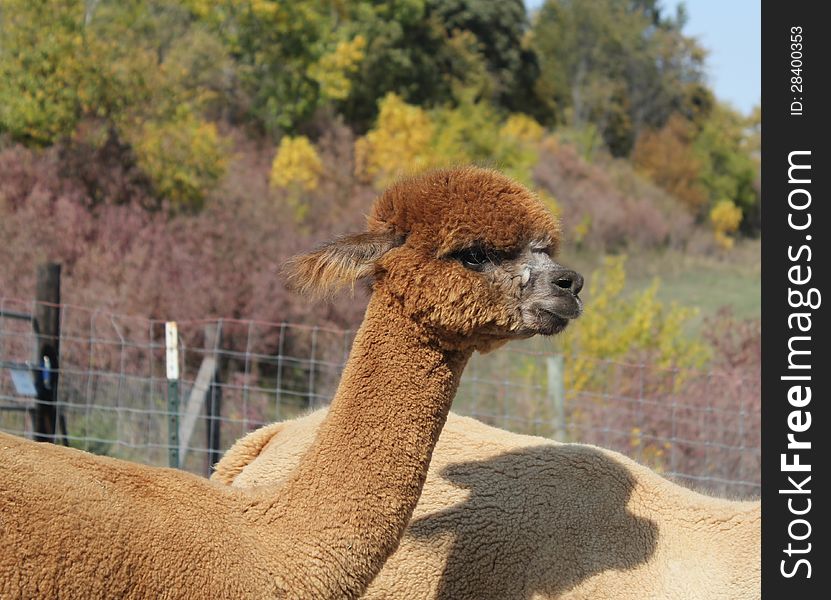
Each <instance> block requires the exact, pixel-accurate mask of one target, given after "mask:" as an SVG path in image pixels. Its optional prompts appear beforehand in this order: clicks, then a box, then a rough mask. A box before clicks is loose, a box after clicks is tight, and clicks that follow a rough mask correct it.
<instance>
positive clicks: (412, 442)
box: [267, 292, 471, 598]
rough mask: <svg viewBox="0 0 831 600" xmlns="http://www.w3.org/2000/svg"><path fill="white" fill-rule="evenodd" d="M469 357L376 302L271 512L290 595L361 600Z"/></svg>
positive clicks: (407, 512) (413, 496)
mask: <svg viewBox="0 0 831 600" xmlns="http://www.w3.org/2000/svg"><path fill="white" fill-rule="evenodd" d="M470 354H471V351H469V350H468V351H449V350H443V349H441V348H440V346H439V344H438V343H437V342H436V341H435V340H432V341H431V340H430V337H429V336H428V335H427V334H426V333H425V332H424V331H423V330H422V329H421V328H420V327H419V326H418V325H417V324H416V323H414V322H413V321H412V320H410V319H407V318H406V317H404V316H403V315H401V314H400V312H399V309H398V306H397V304H396V303H395V302H394V301H392V300H390V299H389V298H387V297H386V296H385V295H384V294H383V292H376V293H375V294H373V297H372V298H371V300H370V303H369V306H368V308H367V312H366V316H365V318H364V322H363V324H362V326H361V328H360V329H359V331H358V333H357V335H356V337H355V342H354V344H353V346H352V351H351V354H350V357H349V361H348V362H347V364H346V367H345V369H344V372H343V376H342V378H341V382H340V385H339V387H338V390H337V392H336V394H335V397H334V399H333V400H332V405H331V408H330V410H329V414H328V416H327V418H326V420H325V421H324V423H323V424H322V426H321V428H320V431H319V433H318V435H317V438H316V440H315V442H314V444H313V445H312V447H311V448H310V449H309V451H308V452H307V453H306V454H305V455H304V457H303V459H302V460H301V462H300V465H299V466H298V467H297V469H296V471H295V472H294V473H293V474H292V477H291V478H290V479H289V480H288V481H287V482H286V484H285V485H284V486H283V487H282V488H281V489H280V491H279V492H278V494H279V500H278V501H277V503H275V504H272V505H271V506H272V508H271V510H269V512H270V513H271V514H270V515H269V518H268V519H267V520H268V521H270V522H271V521H272V518H273V519H274V521H273V522H274V523H276V524H277V526H278V527H279V535H280V536H281V539H282V540H283V541H284V542H285V546H286V548H285V552H286V555H287V556H289V557H290V559H289V562H292V561H291V558H296V559H297V561H296V563H295V564H293V565H291V566H290V567H289V569H288V570H286V571H285V572H286V573H287V577H290V578H291V581H286V582H285V585H288V586H290V587H291V588H292V590H293V592H292V594H295V593H297V592H298V586H300V587H303V586H305V585H306V583H305V581H310V582H313V585H314V589H310V590H309V592H308V594H309V595H310V596H313V597H318V598H324V597H338V598H343V597H356V596H358V595H359V594H360V593H361V592H362V591H363V590H364V589H365V587H366V586H367V585H369V583H370V582H371V580H372V578H373V577H374V576H375V575H376V574H377V572H378V571H379V570H380V568H381V566H382V565H383V563H384V561H385V560H386V559H387V557H388V556H389V555H390V554H392V552H393V551H394V550H395V549H396V547H397V546H398V542H399V540H400V539H401V536H402V535H403V533H404V529H405V527H406V525H407V523H408V522H409V520H410V516H411V515H412V512H413V509H414V508H415V505H416V503H417V501H418V498H419V496H420V495H421V488H422V486H423V484H424V479H425V477H426V475H427V468H428V466H429V464H430V457H431V456H432V452H433V448H434V446H435V444H436V442H437V440H438V437H439V433H440V431H441V428H442V426H443V425H444V422H445V420H446V418H447V413H448V411H449V408H450V404H451V401H452V400H453V397H454V395H455V393H456V389H457V387H458V385H459V378H460V376H461V373H462V370H463V369H464V366H465V364H466V363H467V360H468V358H469V357H470ZM304 580H305V581H304ZM297 595H298V597H303V594H302V593H297Z"/></svg>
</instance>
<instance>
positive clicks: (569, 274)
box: [554, 269, 583, 296]
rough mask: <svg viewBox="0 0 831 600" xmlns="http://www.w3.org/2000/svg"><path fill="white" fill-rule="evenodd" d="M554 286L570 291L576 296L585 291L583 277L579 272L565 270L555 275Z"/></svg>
mask: <svg viewBox="0 0 831 600" xmlns="http://www.w3.org/2000/svg"><path fill="white" fill-rule="evenodd" d="M554 285H556V286H557V287H558V288H560V289H562V290H568V291H569V292H571V293H572V294H574V295H575V296H576V295H577V294H579V293H580V290H582V289H583V276H582V275H580V273H578V272H577V271H572V270H571V269H563V270H562V271H560V272H559V273H557V274H556V275H555V277H554Z"/></svg>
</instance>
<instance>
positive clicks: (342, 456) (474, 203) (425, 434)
mask: <svg viewBox="0 0 831 600" xmlns="http://www.w3.org/2000/svg"><path fill="white" fill-rule="evenodd" d="M557 240H558V230H557V224H556V222H555V221H554V219H553V218H552V217H551V215H550V214H549V213H548V212H547V211H546V210H545V209H544V207H543V206H542V204H541V203H540V202H539V201H538V200H537V199H536V198H535V197H534V196H533V195H532V194H531V193H529V192H528V191H527V190H526V189H525V188H523V187H522V186H520V185H519V184H517V183H515V182H513V181H511V180H509V179H507V178H506V177H504V176H502V175H500V174H498V173H496V172H493V171H488V170H482V169H455V170H445V171H436V172H433V173H430V174H427V175H424V176H421V177H418V178H414V179H410V180H407V181H403V182H401V183H399V184H397V185H395V186H393V187H391V188H390V189H389V190H387V191H386V192H385V193H384V194H383V195H382V196H381V197H380V198H379V199H378V200H377V201H376V203H375V205H374V206H373V209H372V211H371V214H370V216H369V219H368V232H366V233H364V234H360V235H357V236H350V237H345V238H341V239H340V240H337V241H335V242H333V243H330V244H328V245H326V246H324V247H323V248H321V249H320V250H318V251H316V252H314V253H312V254H310V255H308V256H305V257H301V258H299V259H298V260H296V261H295V262H294V263H293V267H292V271H291V273H292V276H293V279H294V281H295V284H296V285H297V286H298V287H301V288H307V289H309V290H312V291H315V292H319V293H325V292H326V291H327V290H328V289H330V288H332V287H333V286H336V285H339V284H342V283H349V282H354V280H356V279H357V278H359V277H365V276H369V277H371V278H372V280H373V294H372V296H371V298H370V301H369V306H368V307H367V311H366V316H365V318H364V322H363V324H362V325H361V327H360V329H359V331H358V334H357V336H356V338H355V342H354V345H353V348H352V351H351V354H350V357H349V361H348V363H347V366H346V368H345V370H344V374H343V377H342V379H341V383H340V386H339V387H338V390H337V392H336V394H335V397H334V399H333V401H332V405H331V409H330V410H329V413H328V415H327V417H326V419H325V420H323V422H322V423H320V426H319V429H318V432H317V435H316V437H315V439H314V441H313V442H311V444H310V445H309V447H308V450H307V452H306V453H305V455H304V456H303V458H302V459H301V460H300V461H299V462H298V463H297V465H296V468H295V469H294V470H293V472H292V474H291V475H290V476H288V477H287V478H286V479H285V481H284V482H283V483H282V484H281V485H280V486H272V487H266V488H262V489H258V490H254V491H251V490H241V489H234V488H230V487H227V486H224V485H221V484H218V483H215V482H209V481H207V480H204V479H202V478H199V477H196V476H193V475H189V474H187V473H183V472H180V471H174V470H169V469H157V468H150V467H146V466H140V465H136V464H131V463H128V462H124V461H118V460H114V459H109V458H102V457H97V456H93V455H91V454H87V453H84V452H80V451H76V450H70V449H66V448H61V447H58V446H55V445H51V444H36V443H33V442H29V441H25V440H22V439H20V438H16V437H12V436H8V435H2V436H0V528H2V535H0V597H2V598H55V597H60V598H189V599H190V598H212V599H213V598H246V599H247V598H315V599H322V598H354V597H357V596H358V595H360V594H361V593H362V592H363V591H364V589H365V588H366V586H367V585H368V584H369V582H370V581H371V580H372V578H373V577H374V576H375V575H376V574H377V573H378V571H379V570H380V568H381V566H382V565H383V563H384V561H385V560H386V559H387V557H388V556H389V555H390V554H391V553H392V552H393V551H394V550H395V548H396V546H397V545H398V542H399V540H400V538H401V536H402V535H403V532H404V529H405V526H406V524H407V522H408V521H409V519H410V516H411V514H412V511H413V508H414V507H415V505H416V502H417V500H418V497H419V495H420V493H421V488H422V485H423V483H424V479H425V477H426V474H427V468H428V465H429V462H430V457H431V454H432V451H433V446H434V445H435V443H436V440H437V439H438V436H439V432H440V431H441V428H442V426H443V424H444V421H445V419H446V416H447V412H448V409H449V407H450V403H451V401H452V399H453V396H454V394H455V392H456V388H457V386H458V383H459V377H460V375H461V372H462V369H463V368H464V366H465V363H466V362H467V360H468V358H469V356H470V355H471V353H472V352H473V351H474V350H476V349H480V350H485V349H490V348H493V347H495V346H498V345H499V344H502V343H504V342H505V341H507V340H510V339H513V338H517V337H527V336H530V335H533V334H535V333H545V334H551V333H555V332H558V331H560V330H561V329H562V328H563V327H565V325H566V324H567V323H568V320H569V319H571V318H573V317H575V316H577V315H578V314H579V313H580V310H581V305H580V301H579V299H578V297H577V293H578V292H579V289H580V286H581V285H582V280H581V279H580V276H579V275H577V274H576V273H574V272H572V271H568V270H567V269H565V268H564V267H562V266H560V265H558V264H557V263H555V262H554V261H553V260H552V259H551V256H552V254H553V253H554V252H555V251H556V244H557Z"/></svg>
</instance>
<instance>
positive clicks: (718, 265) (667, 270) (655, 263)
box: [563, 240, 762, 330]
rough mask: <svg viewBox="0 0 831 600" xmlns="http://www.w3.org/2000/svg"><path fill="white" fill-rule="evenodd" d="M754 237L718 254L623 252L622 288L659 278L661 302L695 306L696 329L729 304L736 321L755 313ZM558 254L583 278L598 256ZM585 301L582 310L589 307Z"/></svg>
mask: <svg viewBox="0 0 831 600" xmlns="http://www.w3.org/2000/svg"><path fill="white" fill-rule="evenodd" d="M760 251H761V245H760V241H759V240H747V241H741V242H739V243H737V245H736V247H735V248H734V249H733V250H731V251H729V252H727V253H725V254H722V255H714V256H706V255H695V254H687V253H683V252H679V251H677V250H666V251H663V252H654V251H653V252H644V253H639V254H629V255H628V259H627V261H626V289H627V292H628V293H636V292H639V291H641V290H643V289H644V288H646V287H648V286H649V285H650V284H651V283H652V281H653V280H654V278H656V277H657V278H658V279H659V280H660V288H659V291H658V297H659V298H660V299H661V300H663V301H665V302H672V301H675V302H677V303H678V304H680V305H683V306H687V307H691V308H696V309H698V311H699V312H698V315H697V317H696V318H695V319H693V322H692V323H691V325H692V328H693V330H696V329H697V328H698V327H699V326H700V325H701V323H702V322H703V321H704V319H706V318H707V317H710V316H713V315H715V314H716V313H717V312H718V311H719V309H721V308H722V307H725V306H726V307H729V308H730V309H731V310H732V312H733V314H734V315H735V316H736V317H738V318H741V319H756V318H759V316H760V315H761V303H762V295H761V288H762V276H761V254H760ZM566 254H567V251H566V252H565V253H564V256H563V262H565V263H567V264H568V265H569V266H573V267H574V268H576V269H577V270H579V271H580V272H581V273H583V274H584V275H586V277H587V278H589V277H591V275H592V273H593V272H594V271H595V270H596V269H597V268H598V267H599V266H600V264H601V262H602V259H603V257H602V256H601V255H596V254H588V253H578V254H576V255H567V256H566ZM590 308H591V307H590V305H587V309H590Z"/></svg>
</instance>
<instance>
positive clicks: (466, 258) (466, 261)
mask: <svg viewBox="0 0 831 600" xmlns="http://www.w3.org/2000/svg"><path fill="white" fill-rule="evenodd" d="M456 258H457V259H458V260H459V261H460V262H461V263H462V264H463V265H464V266H465V267H467V268H468V269H472V270H474V271H481V270H482V268H483V267H484V266H485V265H486V264H488V263H490V262H491V260H490V258H489V257H488V254H487V252H485V250H484V249H483V248H479V247H473V248H467V249H466V250H461V251H460V252H458V253H457V254H456Z"/></svg>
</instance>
